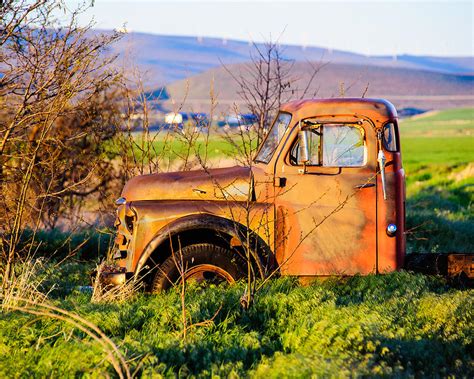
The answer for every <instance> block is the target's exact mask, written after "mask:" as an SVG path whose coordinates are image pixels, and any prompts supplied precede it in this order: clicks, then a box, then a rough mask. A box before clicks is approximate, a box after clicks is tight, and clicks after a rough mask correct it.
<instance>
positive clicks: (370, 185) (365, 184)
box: [354, 183, 375, 189]
mask: <svg viewBox="0 0 474 379" xmlns="http://www.w3.org/2000/svg"><path fill="white" fill-rule="evenodd" d="M370 187H375V183H364V184H357V185H355V186H354V188H356V189H362V188H370Z"/></svg>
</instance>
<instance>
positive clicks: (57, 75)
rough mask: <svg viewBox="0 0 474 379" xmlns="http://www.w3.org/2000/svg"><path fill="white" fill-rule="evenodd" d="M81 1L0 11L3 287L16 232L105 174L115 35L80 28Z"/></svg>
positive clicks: (53, 214) (14, 5) (113, 111)
mask: <svg viewBox="0 0 474 379" xmlns="http://www.w3.org/2000/svg"><path fill="white" fill-rule="evenodd" d="M87 7H88V5H87V4H83V5H81V6H79V7H78V8H77V9H75V10H69V9H68V8H67V7H66V5H65V4H64V3H63V1H61V0H52V1H46V0H35V1H27V0H23V1H13V0H10V1H6V2H4V4H3V6H2V7H1V8H0V19H1V22H2V24H1V34H0V67H1V69H2V76H1V77H0V104H1V108H0V193H1V195H0V198H1V200H0V202H1V210H0V221H1V223H0V232H1V234H2V235H3V237H2V241H3V242H2V244H1V247H0V249H1V250H0V254H1V255H0V256H1V258H2V262H3V266H4V275H3V284H4V286H5V285H8V281H9V279H10V277H11V275H12V270H11V266H12V263H13V262H14V260H15V257H16V256H17V255H18V253H19V252H18V242H19V240H20V238H21V235H22V232H23V230H24V229H25V228H27V227H29V228H32V229H33V230H36V229H37V228H39V227H40V226H44V225H45V224H46V225H49V226H54V225H55V224H56V222H57V215H58V212H59V211H60V208H61V206H62V204H64V199H66V197H68V196H69V197H71V196H79V197H81V196H83V195H84V194H87V193H90V192H91V191H94V190H95V189H98V188H99V187H100V181H101V179H100V178H101V177H102V174H103V173H104V172H107V170H106V168H104V166H103V165H104V161H103V160H101V155H100V154H98V152H100V150H101V147H100V146H101V143H102V142H103V141H104V140H105V139H107V138H108V137H109V136H110V135H111V134H113V129H112V128H110V129H108V128H109V126H112V125H113V120H114V118H115V117H117V114H118V109H117V108H116V106H115V104H114V102H113V100H111V98H110V96H109V92H110V91H111V89H112V87H113V86H114V84H115V83H116V82H117V80H118V78H119V74H118V72H117V71H116V70H115V69H114V68H113V65H112V63H113V61H114V59H115V57H113V56H107V55H106V50H107V47H108V46H109V45H110V44H112V43H113V42H114V41H116V40H117V39H118V38H120V34H119V33H116V32H114V33H110V34H106V35H105V34H97V33H94V32H92V31H91V27H92V23H89V24H88V25H86V26H84V27H81V26H79V24H78V16H79V15H80V14H81V13H83V12H84V10H86V9H87ZM106 130H107V131H106ZM104 132H105V133H104ZM99 169H100V170H99Z"/></svg>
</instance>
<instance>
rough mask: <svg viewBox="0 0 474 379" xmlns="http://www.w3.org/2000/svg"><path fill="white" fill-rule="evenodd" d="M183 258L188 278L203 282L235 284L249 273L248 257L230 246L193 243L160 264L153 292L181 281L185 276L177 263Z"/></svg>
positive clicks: (186, 277) (188, 279) (154, 279)
mask: <svg viewBox="0 0 474 379" xmlns="http://www.w3.org/2000/svg"><path fill="white" fill-rule="evenodd" d="M181 257H182V261H183V266H184V278H185V280H186V281H195V282H198V283H200V284H203V285H206V284H219V283H222V282H227V283H234V282H235V281H236V280H238V279H240V278H242V277H244V276H245V273H246V270H245V267H246V265H245V262H244V260H243V259H242V258H241V257H240V256H238V255H237V254H233V253H232V252H231V251H230V250H229V249H225V248H223V247H220V246H216V245H212V244H207V243H201V244H196V245H190V246H186V247H184V248H183V249H182V250H181V254H179V252H178V253H176V254H175V257H173V256H171V257H169V258H167V259H166V260H165V261H164V262H163V263H162V264H161V265H159V266H158V267H157V269H156V274H155V277H154V278H153V284H152V292H155V293H156V292H160V291H162V290H166V289H168V288H170V287H172V286H173V285H174V284H176V283H178V282H179V280H180V279H181V275H180V270H179V269H178V267H177V263H178V264H180V261H181Z"/></svg>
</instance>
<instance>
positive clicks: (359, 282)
mask: <svg viewBox="0 0 474 379" xmlns="http://www.w3.org/2000/svg"><path fill="white" fill-rule="evenodd" d="M453 118H454V119H455V120H461V122H451V121H452V120H453ZM438 121H439V122H438ZM468 122H472V111H471V110H449V111H443V112H440V113H438V114H436V115H433V116H430V117H426V118H419V119H415V120H406V121H404V122H403V123H402V126H401V132H402V148H403V160H404V166H405V169H406V171H407V195H408V196H407V212H408V214H407V224H408V228H409V234H408V250H409V251H426V252H449V251H458V252H463V251H470V252H472V246H473V243H472V241H474V235H473V233H474V216H473V215H474V212H473V210H472V206H473V190H474V178H473V174H472V166H473V164H472V162H473V161H474V159H473V158H474V152H473V146H474V141H473V136H472V135H471V134H469V133H464V132H463V133H464V134H462V135H461V134H460V132H459V128H458V127H459V125H468ZM430 125H431V126H430ZM429 128H433V129H436V132H433V133H432V134H429V135H428V134H426V133H425V131H426V130H427V129H429ZM463 128H464V127H463ZM469 128H470V130H472V125H471V126H470V127H469ZM219 143H222V142H220V141H219ZM219 143H218V142H216V145H212V146H213V148H214V150H218V151H215V154H216V156H217V155H219V154H220V153H221V151H224V150H225V148H224V147H222V145H220V144H219ZM177 148H178V147H177ZM61 238H63V237H61V234H60V233H59V234H57V235H56V236H47V235H41V236H40V240H42V241H43V240H44V242H43V243H42V244H40V245H39V248H40V249H43V250H44V251H43V252H42V254H44V255H47V252H48V251H50V250H59V251H62V254H64V253H66V252H67V251H68V250H67V249H66V250H64V248H63V247H61V244H58V241H57V240H58V239H61ZM101 241H102V240H98V239H92V240H91V244H93V245H91V246H94V251H96V250H97V249H99V250H100V249H103V248H101V247H100V246H101V243H102V242H101ZM76 243H77V239H72V240H71V246H74V244H76ZM61 249H63V250H64V251H63V250H61ZM68 249H70V247H68ZM81 254H82V253H81ZM92 266H93V265H92V264H90V263H87V264H84V263H66V264H63V265H61V266H59V267H54V266H48V265H47V266H45V271H44V272H43V273H42V276H44V277H46V281H45V282H43V284H42V285H43V290H44V291H46V290H48V289H49V288H51V287H52V286H54V290H53V291H52V292H50V301H51V302H52V303H53V304H55V305H57V306H59V307H61V308H64V309H67V310H69V311H72V312H75V313H77V314H79V315H82V316H83V317H85V318H86V319H88V320H90V321H92V322H94V323H96V324H97V325H98V326H99V327H100V329H101V330H103V331H104V332H105V333H106V334H107V335H108V336H109V337H110V338H111V339H112V340H113V341H114V342H115V343H116V344H117V345H118V347H119V349H120V350H121V352H122V353H123V354H124V355H125V357H126V359H127V361H128V363H129V365H130V368H131V371H132V372H135V373H136V375H137V376H142V377H161V376H164V377H184V376H191V377H209V378H210V377H231V378H232V377H233V378H237V377H257V378H268V377H270V378H280V377H295V378H300V377H310V376H316V377H353V376H370V377H371V376H390V377H448V376H450V377H452V376H455V377H456V376H459V377H473V376H474V363H473V362H474V353H473V352H474V345H473V338H474V329H473V328H472V325H473V323H474V320H473V317H474V311H473V310H474V290H471V289H455V288H452V287H450V286H449V285H448V284H447V283H446V282H445V281H444V280H443V279H440V278H436V277H428V276H423V275H419V274H418V275H416V274H409V273H406V272H398V273H392V274H388V275H384V276H366V277H359V276H356V277H353V278H348V279H339V280H337V279H333V280H328V281H325V282H318V283H314V284H313V285H310V286H307V287H301V286H300V285H298V283H297V282H296V281H295V280H293V279H291V278H279V279H275V280H271V281H270V282H269V283H268V284H266V285H265V286H264V287H263V289H262V291H261V292H259V293H257V295H256V297H255V303H254V305H253V306H252V307H251V308H250V310H249V311H243V310H242V309H241V308H240V306H239V299H240V297H241V296H242V294H243V293H244V290H245V286H244V284H243V283H238V284H237V285H235V286H232V287H227V288H226V287H212V288H208V289H205V290H200V289H198V288H191V289H190V291H189V292H188V293H187V295H186V310H187V320H188V322H190V323H199V322H203V321H206V320H209V319H211V318H212V317H213V316H214V315H215V314H216V312H217V315H216V317H215V318H214V319H213V321H212V322H210V323H207V324H206V325H204V326H196V327H192V328H190V329H189V330H188V334H187V338H186V340H184V339H183V338H182V331H183V325H182V321H181V306H180V304H181V303H180V297H179V293H178V291H175V290H171V291H169V292H168V293H165V294H161V295H159V296H152V295H144V294H139V295H138V296H137V297H136V298H135V300H133V301H130V302H129V303H126V304H93V303H91V302H90V294H87V293H84V292H81V291H79V290H78V289H77V286H83V285H87V284H88V281H89V279H88V273H89V271H90V269H91V268H92ZM63 376H66V377H73V376H74V377H79V376H86V377H105V376H111V377H114V376H115V373H114V371H113V369H112V367H111V366H110V364H109V363H108V361H107V359H106V355H105V353H104V352H103V350H102V349H101V347H100V345H99V344H98V343H97V342H94V341H93V340H91V339H90V338H89V337H87V336H86V335H85V334H84V333H83V332H80V331H78V330H75V329H73V328H72V327H71V326H69V325H68V324H66V323H64V322H60V321H55V320H52V319H49V318H47V317H39V316H34V315H28V314H25V313H21V312H5V311H0V377H63Z"/></svg>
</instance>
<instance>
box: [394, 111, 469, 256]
mask: <svg viewBox="0 0 474 379" xmlns="http://www.w3.org/2000/svg"><path fill="white" fill-rule="evenodd" d="M400 130H401V138H402V141H401V145H402V156H403V164H404V167H405V169H406V174H407V228H408V235H407V241H408V252H459V253H467V252H474V244H473V242H472V241H474V211H473V200H474V167H473V166H474V109H472V108H471V109H451V110H445V111H441V112H438V113H435V114H433V115H430V116H426V117H421V118H415V119H409V120H404V121H402V122H401V127H400Z"/></svg>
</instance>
